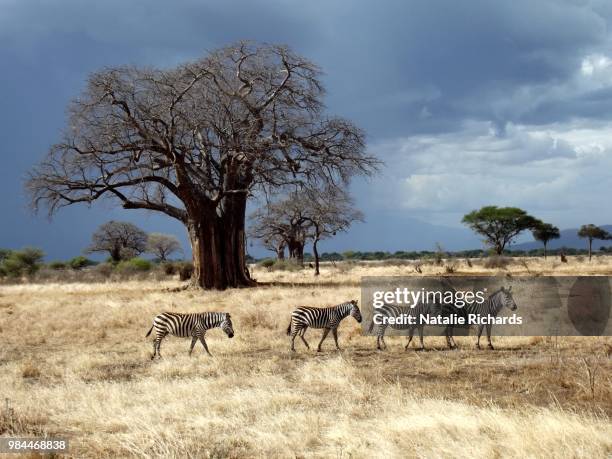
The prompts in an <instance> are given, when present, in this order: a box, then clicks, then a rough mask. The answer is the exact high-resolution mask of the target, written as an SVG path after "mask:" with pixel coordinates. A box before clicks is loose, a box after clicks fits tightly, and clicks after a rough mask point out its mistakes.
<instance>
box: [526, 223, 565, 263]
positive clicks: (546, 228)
mask: <svg viewBox="0 0 612 459" xmlns="http://www.w3.org/2000/svg"><path fill="white" fill-rule="evenodd" d="M531 234H533V238H534V239H535V240H536V241H540V242H541V243H542V244H544V259H546V246H547V245H548V242H549V241H551V240H552V239H559V238H560V237H561V234H560V233H559V228H557V227H556V226H553V225H551V224H550V223H539V224H538V225H537V226H536V227H535V228H533V229H532V230H531Z"/></svg>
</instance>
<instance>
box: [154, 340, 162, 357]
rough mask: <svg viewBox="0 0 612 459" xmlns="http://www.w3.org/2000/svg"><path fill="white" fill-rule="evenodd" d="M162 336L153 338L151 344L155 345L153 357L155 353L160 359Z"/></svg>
mask: <svg viewBox="0 0 612 459" xmlns="http://www.w3.org/2000/svg"><path fill="white" fill-rule="evenodd" d="M162 339H163V337H159V338H157V339H156V340H155V343H154V344H153V346H154V347H155V353H154V354H153V358H154V357H155V354H157V357H158V358H160V359H161V342H162Z"/></svg>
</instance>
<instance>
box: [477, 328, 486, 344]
mask: <svg viewBox="0 0 612 459" xmlns="http://www.w3.org/2000/svg"><path fill="white" fill-rule="evenodd" d="M483 328H484V325H479V326H478V341H476V347H477V348H478V349H480V336H481V335H482V329H483Z"/></svg>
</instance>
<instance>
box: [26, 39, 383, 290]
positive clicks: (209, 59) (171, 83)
mask: <svg viewBox="0 0 612 459" xmlns="http://www.w3.org/2000/svg"><path fill="white" fill-rule="evenodd" d="M320 75H321V72H320V70H319V68H318V67H317V66H316V65H315V64H313V63H312V62H310V61H309V60H307V59H305V58H303V57H301V56H299V55H297V54H295V53H294V52H292V51H291V50H290V49H289V48H287V47H284V46H275V45H258V44H251V43H238V44H235V45H232V46H228V47H225V48H222V49H219V50H216V51H213V52H211V53H210V54H209V55H207V56H205V57H203V58H202V59H199V60H196V61H193V62H188V63H186V64H183V65H179V66H177V67H174V68H170V69H163V70H160V69H151V68H140V67H118V68H111V69H105V70H101V71H99V72H97V73H94V74H93V75H92V76H91V77H90V78H89V81H88V83H87V87H86V89H85V90H84V92H83V94H82V95H81V97H79V98H77V99H75V100H74V101H73V102H72V103H71V104H70V106H69V122H68V127H67V129H66V130H65V132H64V134H63V138H62V139H61V141H60V142H59V143H57V144H56V145H54V146H53V147H52V148H51V149H50V151H49V153H48V155H47V156H46V158H45V159H44V160H43V161H42V162H41V163H40V164H39V165H37V166H36V167H35V168H34V169H33V170H32V171H31V173H30V177H29V180H28V182H27V189H28V190H29V192H30V194H31V200H32V203H33V207H34V208H35V209H38V208H39V207H41V206H44V207H46V208H48V210H49V212H50V214H53V213H55V212H56V211H57V210H58V209H59V208H61V207H63V206H67V205H71V204H75V203H87V204H91V203H93V202H94V201H97V200H99V199H103V198H106V197H110V198H112V199H114V200H116V201H117V202H118V203H119V204H121V205H122V206H123V208H124V209H146V210H149V211H155V212H162V213H164V214H166V215H168V216H170V217H172V218H175V219H177V220H179V221H180V222H181V223H183V224H184V225H185V226H186V228H187V231H188V233H189V239H190V242H191V247H192V253H193V264H194V275H193V277H192V279H193V282H194V283H195V284H196V285H198V286H202V287H205V288H218V289H223V288H226V287H238V286H252V285H254V281H253V280H252V279H251V278H250V276H249V274H248V271H247V269H246V263H245V261H246V260H245V258H246V254H245V212H246V206H247V200H248V198H249V196H253V195H256V194H257V193H260V192H266V193H272V192H273V191H275V190H276V189H278V188H279V187H283V186H286V185H289V184H291V185H308V186H316V185H319V186H321V185H324V184H327V183H334V184H335V183H346V182H348V181H349V180H350V178H351V177H352V176H354V175H356V174H369V173H372V172H373V171H374V170H375V169H376V167H377V164H378V162H377V160H376V159H375V158H374V157H372V156H368V155H367V154H366V153H365V147H364V145H365V140H364V134H363V132H362V131H361V130H360V129H359V128H357V127H356V126H355V125H353V124H352V123H351V122H350V121H347V120H345V119H342V118H338V117H333V116H329V115H326V114H325V113H324V108H323V98H324V89H323V87H322V85H321V82H320Z"/></svg>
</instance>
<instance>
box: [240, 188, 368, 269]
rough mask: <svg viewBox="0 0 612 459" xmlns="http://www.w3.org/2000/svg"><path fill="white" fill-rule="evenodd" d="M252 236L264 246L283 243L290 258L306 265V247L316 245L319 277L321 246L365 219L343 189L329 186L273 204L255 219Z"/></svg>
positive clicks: (314, 251)
mask: <svg viewBox="0 0 612 459" xmlns="http://www.w3.org/2000/svg"><path fill="white" fill-rule="evenodd" d="M251 218H252V221H253V226H252V228H251V235H252V236H253V237H255V238H257V239H260V240H262V241H263V242H264V245H265V244H266V242H269V241H270V240H272V238H276V240H282V241H284V242H285V244H286V245H287V246H288V247H289V249H290V250H289V257H290V258H293V259H295V260H296V261H297V262H298V263H302V262H303V257H304V246H305V244H306V242H307V241H308V240H311V241H312V248H313V254H314V257H315V275H318V274H319V250H318V243H319V241H321V240H322V239H326V238H329V237H332V236H334V235H336V233H337V232H339V231H346V230H347V229H348V228H349V227H350V225H351V224H352V223H353V222H355V221H361V220H363V215H362V214H361V212H359V211H358V210H355V209H354V208H353V201H352V199H351V198H350V196H349V195H348V193H347V192H346V191H344V190H343V189H340V188H337V187H333V186H329V187H325V188H323V189H310V190H307V189H302V190H298V191H294V192H291V193H289V195H288V196H286V197H285V198H284V199H281V200H279V201H277V202H273V203H269V204H268V205H267V206H266V207H264V208H263V209H258V210H257V211H256V212H254V213H253V215H252V216H251Z"/></svg>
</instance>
